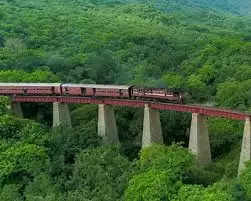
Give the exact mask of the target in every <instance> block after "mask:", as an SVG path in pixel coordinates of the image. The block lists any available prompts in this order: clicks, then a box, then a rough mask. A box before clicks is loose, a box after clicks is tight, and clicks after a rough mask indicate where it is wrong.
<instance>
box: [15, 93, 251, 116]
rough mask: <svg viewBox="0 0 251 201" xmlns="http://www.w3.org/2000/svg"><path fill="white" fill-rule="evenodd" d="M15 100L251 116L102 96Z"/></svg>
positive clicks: (45, 97) (212, 109) (16, 98)
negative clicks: (147, 105)
mask: <svg viewBox="0 0 251 201" xmlns="http://www.w3.org/2000/svg"><path fill="white" fill-rule="evenodd" d="M12 101H14V102H44V103H50V102H61V103H85V104H107V105H119V106H128V107H144V106H145V104H149V107H151V108H152V109H156V110H172V111H179V112H191V113H198V114H202V115H207V116H214V117H225V118H228V119H236V120H245V119H246V118H251V114H247V113H242V112H236V111H232V110H225V109H219V108H213V107H204V106H195V105H181V104H170V103H160V102H149V101H139V100H127V99H108V98H105V99H100V98H88V97H70V96H69V97H67V96H14V97H13V98H12Z"/></svg>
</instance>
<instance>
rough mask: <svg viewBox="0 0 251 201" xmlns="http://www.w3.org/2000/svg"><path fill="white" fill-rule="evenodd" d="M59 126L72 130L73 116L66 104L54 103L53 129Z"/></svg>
mask: <svg viewBox="0 0 251 201" xmlns="http://www.w3.org/2000/svg"><path fill="white" fill-rule="evenodd" d="M57 126H67V127H70V128H71V116H70V111H69V108H68V105H67V104H66V103H57V102H55V103H53V127H57Z"/></svg>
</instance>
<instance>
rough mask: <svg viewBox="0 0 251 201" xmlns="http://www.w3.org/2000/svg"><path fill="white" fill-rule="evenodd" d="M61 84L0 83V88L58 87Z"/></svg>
mask: <svg viewBox="0 0 251 201" xmlns="http://www.w3.org/2000/svg"><path fill="white" fill-rule="evenodd" d="M60 85H61V83H0V86H1V87H5V86H6V87H15V86H16V87H32V86H34V87H39V86H42V87H59V86H60Z"/></svg>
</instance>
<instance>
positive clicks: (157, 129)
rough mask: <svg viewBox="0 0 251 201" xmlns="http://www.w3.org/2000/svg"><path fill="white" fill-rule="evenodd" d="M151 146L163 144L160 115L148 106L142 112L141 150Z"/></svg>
mask: <svg viewBox="0 0 251 201" xmlns="http://www.w3.org/2000/svg"><path fill="white" fill-rule="evenodd" d="M152 144H163V136H162V129H161V123H160V115H159V111H158V110H152V109H151V108H149V106H148V104H146V105H145V110H144V125H143V136H142V148H145V147H148V146H151V145H152Z"/></svg>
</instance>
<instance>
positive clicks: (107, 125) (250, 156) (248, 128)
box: [11, 95, 251, 173]
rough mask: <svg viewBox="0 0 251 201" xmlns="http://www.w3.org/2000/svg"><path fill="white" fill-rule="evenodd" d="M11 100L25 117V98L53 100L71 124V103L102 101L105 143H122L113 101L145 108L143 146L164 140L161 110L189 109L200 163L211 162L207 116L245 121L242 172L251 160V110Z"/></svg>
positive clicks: (59, 121)
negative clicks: (243, 111) (23, 110)
mask: <svg viewBox="0 0 251 201" xmlns="http://www.w3.org/2000/svg"><path fill="white" fill-rule="evenodd" d="M11 100H12V104H11V105H12V110H13V112H14V113H15V114H16V115H18V116H21V117H22V109H21V105H20V103H22V102H37V103H53V126H54V127H56V126H59V125H66V126H69V127H71V117H70V112H69V109H68V104H74V103H77V104H98V105H99V107H98V108H99V111H98V134H99V136H101V137H102V138H103V142H104V143H105V144H119V138H118V131H117V125H116V119H115V115H114V110H113V107H112V106H113V105H117V106H127V107H141V108H144V122H143V137H142V147H147V146H150V145H151V144H155V143H159V144H162V143H163V137H162V129H161V122H160V115H159V110H172V111H178V112H189V113H191V114H192V121H191V129H190V137H189V150H190V151H191V152H192V153H193V154H194V155H195V156H196V157H197V159H198V163H199V165H206V164H208V163H210V162H211V151H210V143H209V135H208V127H207V116H213V117H223V118H228V119H235V120H241V121H245V126H244V132H243V140H242V148H241V154H240V162H239V170H238V173H240V172H241V171H242V170H243V169H244V168H245V162H246V161H249V160H251V114H247V113H241V112H235V111H232V110H225V109H219V108H212V107H202V106H194V105H182V104H169V103H162V102H150V101H139V100H128V99H112V98H102V99H100V98H90V97H74V96H42V95H35V96H23V95H22V96H19V95H15V96H12V98H11Z"/></svg>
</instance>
